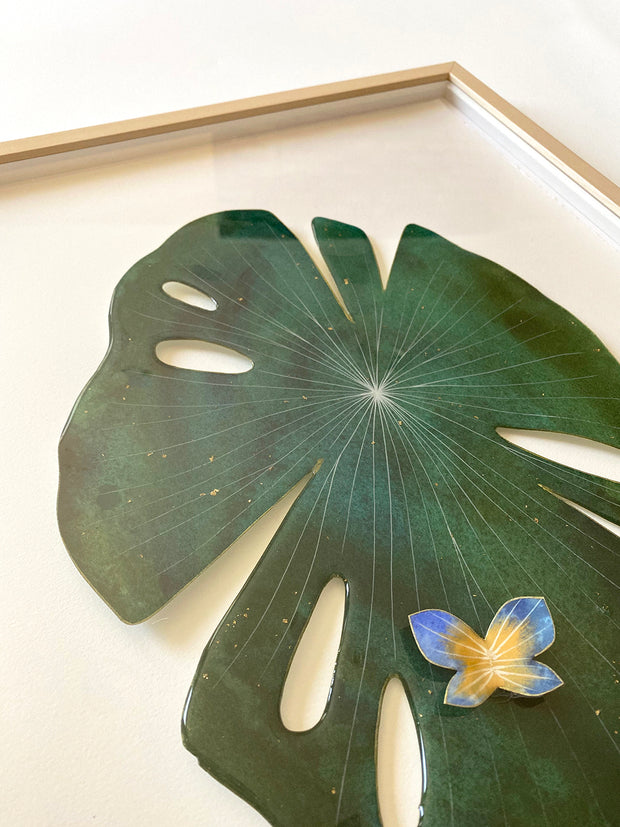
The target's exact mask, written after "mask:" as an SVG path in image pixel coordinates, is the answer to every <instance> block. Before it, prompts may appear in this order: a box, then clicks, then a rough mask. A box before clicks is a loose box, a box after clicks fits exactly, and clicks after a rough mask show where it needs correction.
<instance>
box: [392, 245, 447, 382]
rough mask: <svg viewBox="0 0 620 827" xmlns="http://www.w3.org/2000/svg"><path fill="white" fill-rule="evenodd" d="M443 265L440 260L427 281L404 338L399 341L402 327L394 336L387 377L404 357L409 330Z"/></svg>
mask: <svg viewBox="0 0 620 827" xmlns="http://www.w3.org/2000/svg"><path fill="white" fill-rule="evenodd" d="M442 267H443V260H442V261H440V262H439V264H438V265H437V269H436V270H435V272H434V273H433V274H432V275H431V277H430V279H429V280H428V281H427V282H426V285H425V286H424V290H423V291H422V295H421V296H420V298H419V299H418V304H417V306H416V309H415V310H414V312H413V315H412V316H411V319H410V320H409V325H408V326H407V330H406V331H405V333H404V335H403V337H402V339H401V340H400V342H399V338H398V337H399V335H400V328H399V331H398V333H397V334H396V337H395V338H394V348H393V350H392V353H391V355H390V358H389V360H388V367H387V370H386V378H388V376H389V374H390V373H391V372H392V370H393V369H394V368H395V367H396V365H398V363H399V362H400V361H401V360H402V359H403V358H404V356H405V354H403V353H402V349H403V347H404V346H405V343H406V342H407V340H408V338H409V332H410V331H411V328H412V326H413V323H414V322H415V319H416V316H417V315H418V311H419V309H420V307H422V302H423V301H424V300H425V299H424V297H425V296H426V294H427V292H428V291H429V289H430V286H431V284H432V283H433V281H434V280H435V276H436V275H437V274H438V273H439V271H440V269H441V268H442ZM388 289H389V282H388Z"/></svg>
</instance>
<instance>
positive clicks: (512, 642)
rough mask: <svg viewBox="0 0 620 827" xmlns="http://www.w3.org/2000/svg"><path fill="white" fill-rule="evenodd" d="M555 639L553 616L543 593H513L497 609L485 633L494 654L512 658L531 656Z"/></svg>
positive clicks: (546, 647) (541, 650)
mask: <svg viewBox="0 0 620 827" xmlns="http://www.w3.org/2000/svg"><path fill="white" fill-rule="evenodd" d="M554 639H555V628H554V626H553V620H552V619H551V615H550V613H549V609H548V607H547V604H546V602H545V598H544V597H515V598H513V599H512V600H508V601H507V602H506V603H504V605H503V606H502V607H501V609H499V611H498V612H497V614H496V615H495V617H494V618H493V620H492V621H491V625H490V626H489V630H488V632H487V635H486V642H487V645H488V646H489V648H490V649H492V650H493V652H494V655H495V656H496V657H500V658H508V659H509V660H515V659H518V658H524V659H527V658H532V657H534V655H538V654H540V653H541V652H544V650H545V649H548V648H549V646H551V644H552V643H553V641H554Z"/></svg>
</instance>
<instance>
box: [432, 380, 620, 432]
mask: <svg viewBox="0 0 620 827" xmlns="http://www.w3.org/2000/svg"><path fill="white" fill-rule="evenodd" d="M427 394H428V395H427ZM418 395H419V396H424V397H425V399H426V401H428V403H429V404H433V405H436V406H437V407H438V408H454V406H456V407H458V408H474V409H475V410H478V411H489V412H491V413H503V414H509V415H514V416H538V417H544V418H545V419H568V420H569V421H570V422H585V423H587V424H588V425H595V424H597V423H596V420H594V419H584V418H583V417H578V416H570V415H569V414H567V415H564V414H549V413H531V412H528V411H509V410H508V409H507V408H491V407H489V406H488V405H481V404H479V403H477V404H473V403H472V402H459V401H457V400H456V399H454V400H451V399H448V398H446V396H445V394H442V395H441V399H438V398H437V395H436V392H435V391H424V390H421V391H420V393H419V394H416V396H418ZM484 398H485V399H487V398H492V397H487V396H486V394H485V395H484ZM500 398H502V399H505V400H506V401H507V402H522V401H523V400H524V397H518V398H516V399H515V398H512V397H500ZM559 398H561V397H557V396H537V397H534V399H536V400H537V401H540V402H555V401H556V399H559ZM585 398H586V397H584V399H585ZM607 427H608V428H611V429H612V430H614V431H618V430H620V425H608V426H607Z"/></svg>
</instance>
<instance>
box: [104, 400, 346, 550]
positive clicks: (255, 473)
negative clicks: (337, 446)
mask: <svg viewBox="0 0 620 827" xmlns="http://www.w3.org/2000/svg"><path fill="white" fill-rule="evenodd" d="M358 405H359V400H355V401H350V400H349V401H348V402H346V403H341V404H340V410H338V414H339V415H341V416H343V415H344V414H346V413H348V412H350V411H351V410H352V409H354V408H357V407H358ZM303 418H304V417H302V419H303ZM331 422H333V413H332V414H331V415H330V417H329V419H328V421H327V422H326V423H325V422H323V424H321V425H319V426H318V427H317V428H316V429H315V430H314V431H312V433H310V434H309V435H308V436H306V437H305V438H304V439H303V440H302V441H301V442H296V443H295V445H294V447H293V448H291V449H290V450H289V451H287V452H286V453H285V454H283V455H282V456H281V457H279V458H278V459H277V460H271V461H269V462H267V463H266V464H265V465H263V466H262V467H260V468H253V469H252V470H251V471H248V472H247V473H245V474H244V475H243V476H241V477H239V478H238V479H236V480H228V479H227V478H225V477H223V472H222V471H217V470H215V471H214V472H213V474H212V475H211V477H208V478H207V479H204V480H199V481H198V482H192V483H190V484H189V485H187V486H185V487H184V488H181V489H179V490H177V491H173V492H172V493H171V494H166V495H164V496H163V497H158V498H156V499H155V500H150V501H149V502H146V503H136V506H135V508H133V509H132V511H135V510H137V509H139V508H148V507H150V506H152V505H155V504H156V503H158V502H163V501H165V500H169V499H172V498H177V497H179V496H181V495H182V494H184V493H185V492H186V491H189V490H190V489H192V488H199V487H202V486H205V484H210V483H211V482H212V481H214V480H215V479H218V478H219V479H220V480H225V481H224V484H223V487H224V488H229V487H230V486H231V485H236V484H237V483H239V482H242V481H243V480H244V479H246V478H248V477H251V478H252V479H250V481H249V482H248V485H250V484H253V483H256V482H257V481H258V480H259V479H260V478H261V477H262V476H264V475H265V474H266V473H267V472H268V471H271V470H272V469H273V468H275V467H276V466H277V465H279V464H281V463H282V462H284V460H285V459H286V458H287V457H288V456H289V455H290V454H292V453H294V452H296V451H297V450H299V448H301V446H302V445H303V444H304V443H305V442H309V441H310V440H311V439H312V438H313V437H315V436H316V435H317V434H318V433H320V432H321V431H322V430H324V429H325V428H326V427H328V426H329V425H330V424H331ZM287 424H290V423H287ZM292 424H295V423H292ZM281 427H284V426H281ZM276 430H279V429H273V430H272V431H270V432H269V433H273V432H274V431H276ZM332 430H333V429H332ZM328 433H330V432H329V431H328ZM268 435H269V434H259V436H257V437H255V438H254V439H251V440H249V441H248V442H247V443H245V444H244V445H241V446H237V447H235V448H234V449H233V450H231V451H228V452H226V453H224V454H219V455H218V460H222V459H223V458H224V457H226V456H227V455H228V454H233V453H236V452H237V451H239V450H241V449H244V448H246V447H248V446H249V445H251V443H252V442H255V441H256V440H259V439H261V440H262V439H264V437H265V436H268ZM290 436H292V434H290V433H288V432H287V433H286V434H284V435H283V436H280V437H279V438H278V439H277V440H276V441H275V442H274V443H273V444H274V445H277V444H278V442H280V441H282V440H284V439H286V438H288V437H290ZM313 444H316V443H313ZM246 462H247V457H243V459H241V460H239V462H237V463H235V464H234V465H229V466H227V467H226V472H225V473H226V474H228V473H230V472H231V471H234V470H235V468H238V467H239V466H240V465H244V464H245V463H246ZM203 465H210V463H203ZM186 473H187V472H186V471H184V472H183V474H186ZM248 485H244V486H243V487H242V488H241V489H238V490H237V491H235V492H233V493H232V494H230V495H228V496H226V497H223V498H222V499H221V500H220V501H219V502H216V503H214V504H213V505H212V506H210V507H209V508H205V509H202V510H201V512H200V514H199V515H194V516H195V517H198V516H204V515H205V514H207V513H208V512H209V511H211V510H212V509H213V508H216V507H217V506H218V505H221V503H222V502H226V500H228V499H231V498H232V497H234V496H235V494H239V493H240V491H243V490H244V489H245V488H247V487H248ZM271 487H272V486H269V488H268V489H266V490H267V491H268V490H270V489H271ZM259 499H260V497H259V498H255V500H254V502H258V500H259ZM196 501H197V498H196V496H195V495H193V496H191V497H190V498H189V499H188V500H185V501H184V502H182V503H179V504H178V505H176V506H174V507H172V508H169V509H167V510H166V511H163V512H161V513H160V514H156V515H155V516H153V517H150V518H149V519H148V520H145V521H144V522H141V523H137V524H135V525H133V526H132V530H136V529H138V528H142V527H143V526H145V525H148V523H151V522H153V521H154V520H158V519H161V518H162V517H165V516H167V515H168V514H171V513H173V512H174V511H178V510H179V509H180V508H185V506H187V505H190V504H191V503H196ZM104 520H105V518H101V520H98V521H97V522H96V523H94V524H91V525H90V526H89V528H92V527H93V525H97V524H98V523H99V522H102V521H104ZM144 542H149V541H148V539H147V540H144V541H143V543H144ZM133 548H135V546H132V548H131V549H128V551H131V550H132V549H133ZM122 553H125V552H122Z"/></svg>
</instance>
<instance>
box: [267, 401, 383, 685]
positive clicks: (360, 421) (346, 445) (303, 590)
mask: <svg viewBox="0 0 620 827" xmlns="http://www.w3.org/2000/svg"><path fill="white" fill-rule="evenodd" d="M369 407H370V403H368V405H367V407H366V410H365V411H363V412H362V415H361V416H360V419H359V422H358V423H357V425H356V426H355V428H354V430H353V431H352V432H351V436H350V437H349V438H348V439H347V441H346V443H345V445H344V446H343V448H342V450H341V451H340V453H339V454H338V458H337V459H336V462H335V463H334V466H333V468H332V469H331V471H330V475H331V480H330V483H329V488H328V491H327V496H326V498H325V506H324V508H323V515H322V517H321V525H320V528H319V531H318V534H317V540H316V543H315V546H314V554H313V556H312V561H311V563H310V567H309V569H308V573H307V575H306V579H305V580H304V584H303V586H302V587H301V589H298V591H299V597H298V599H297V603H296V605H295V608H294V609H293V612H292V616H295V615H296V614H297V611H298V610H299V606H300V605H301V601H302V600H303V598H304V596H305V591H306V587H307V585H308V582H309V580H310V577H311V575H312V570H313V569H314V564H315V562H316V558H317V554H318V551H319V546H320V543H321V539H322V534H323V526H324V524H325V517H326V514H327V507H328V505H329V498H330V497H331V492H332V486H333V484H334V480H335V478H336V471H337V470H338V465H339V464H340V460H341V459H342V457H343V455H344V452H345V451H346V449H347V448H348V446H349V444H350V443H351V440H352V439H353V437H354V436H355V434H356V433H357V431H358V430H359V427H360V425H361V424H362V422H363V421H364V414H365V413H366V412H367V411H368V408H369ZM348 424H349V423H348V422H347V423H346V424H345V426H344V427H343V429H342V430H341V431H340V433H339V434H338V436H337V437H336V439H339V438H340V436H341V434H342V433H343V432H344V430H345V428H346V426H347V425H348ZM369 424H370V417H369V418H368V422H367V424H366V431H365V432H364V438H363V439H362V441H361V447H360V451H361V450H362V449H363V447H364V439H365V437H366V434H367V433H368V426H369ZM290 628H291V626H290V625H288V626H287V627H286V629H285V630H284V632H283V633H282V635H281V636H280V639H279V640H278V643H277V644H276V647H275V649H274V650H273V652H272V654H271V657H270V658H269V660H268V661H267V663H266V664H265V668H264V669H263V671H262V672H261V674H260V677H259V680H260V679H261V678H262V677H263V675H264V674H265V672H266V671H267V669H268V668H269V665H270V664H271V662H272V661H273V659H274V658H275V656H276V654H277V653H278V650H279V649H280V646H281V645H282V643H283V642H284V639H285V638H286V636H287V633H288V631H289V629H290Z"/></svg>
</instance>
